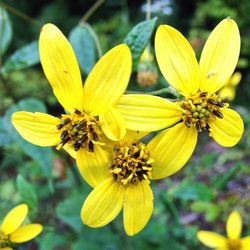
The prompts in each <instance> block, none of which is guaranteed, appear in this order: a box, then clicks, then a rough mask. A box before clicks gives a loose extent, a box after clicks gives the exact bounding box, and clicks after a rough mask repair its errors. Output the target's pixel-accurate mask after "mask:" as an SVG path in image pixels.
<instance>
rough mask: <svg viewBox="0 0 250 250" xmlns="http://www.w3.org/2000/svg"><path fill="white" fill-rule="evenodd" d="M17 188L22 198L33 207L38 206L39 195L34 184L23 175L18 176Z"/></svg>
mask: <svg viewBox="0 0 250 250" xmlns="http://www.w3.org/2000/svg"><path fill="white" fill-rule="evenodd" d="M17 190H18V193H19V195H20V196H21V197H22V200H23V201H24V202H25V203H27V204H28V206H29V207H30V208H32V209H36V207H37V195H36V192H35V191H34V187H33V186H32V184H30V183H29V182H27V181H26V180H25V179H24V178H23V177H22V175H20V174H19V175H18V176H17Z"/></svg>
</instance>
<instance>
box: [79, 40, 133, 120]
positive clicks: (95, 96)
mask: <svg viewBox="0 0 250 250" xmlns="http://www.w3.org/2000/svg"><path fill="white" fill-rule="evenodd" d="M131 67H132V56H131V52H130V50H129V48H128V46H127V45H125V44H121V45H118V46H116V47H114V48H113V49H111V50H110V51H109V52H108V53H106V54H105V55H104V56H103V57H102V58H101V59H100V60H99V61H98V62H97V64H96V65H95V66H94V68H93V69H92V70H91V72H90V74H89V76H88V78H87V80H86V83H85V85H84V89H83V93H84V94H83V95H84V110H85V111H86V112H88V113H90V114H91V115H99V114H100V113H102V112H105V111H106V109H107V108H108V107H109V106H111V105H112V104H114V103H115V102H117V101H118V99H119V98H120V97H121V96H122V95H123V93H124V92H125V90H126V88H127V85H128V82H129V78H130V74H131Z"/></svg>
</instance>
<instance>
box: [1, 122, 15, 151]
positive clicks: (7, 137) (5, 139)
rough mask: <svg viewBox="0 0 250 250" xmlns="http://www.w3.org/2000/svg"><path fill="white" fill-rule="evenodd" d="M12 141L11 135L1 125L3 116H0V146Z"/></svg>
mask: <svg viewBox="0 0 250 250" xmlns="http://www.w3.org/2000/svg"><path fill="white" fill-rule="evenodd" d="M11 141H12V137H11V135H9V134H8V132H7V131H6V129H5V128H4V126H3V118H2V117H0V146H4V145H7V144H9V143H10V142H11Z"/></svg>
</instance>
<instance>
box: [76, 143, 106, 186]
mask: <svg viewBox="0 0 250 250" xmlns="http://www.w3.org/2000/svg"><path fill="white" fill-rule="evenodd" d="M76 163H77V167H78V169H79V172H80V174H81V176H82V178H83V179H84V180H85V181H86V182H87V183H88V184H89V185H90V186H92V187H96V186H97V185H99V184H100V183H101V182H103V181H104V180H106V179H108V178H110V177H111V173H110V172H109V165H110V160H109V157H108V153H107V152H106V151H105V150H103V149H102V148H101V147H100V146H99V145H95V151H94V153H92V152H88V151H87V150H86V149H83V148H81V149H80V150H79V151H78V152H77V153H76Z"/></svg>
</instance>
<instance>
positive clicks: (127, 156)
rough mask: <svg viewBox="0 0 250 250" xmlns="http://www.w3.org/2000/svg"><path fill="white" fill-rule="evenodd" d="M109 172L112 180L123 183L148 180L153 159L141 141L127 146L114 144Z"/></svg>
mask: <svg viewBox="0 0 250 250" xmlns="http://www.w3.org/2000/svg"><path fill="white" fill-rule="evenodd" d="M113 151H114V153H113V160H112V164H111V166H110V168H109V169H110V172H111V173H112V174H113V177H114V180H115V181H117V182H120V183H121V184H123V185H127V184H129V183H138V182H139V181H142V180H146V181H148V182H150V181H149V180H150V179H151V175H152V165H151V164H152V163H153V161H154V160H153V159H152V158H150V153H149V151H148V150H147V149H146V148H145V145H144V144H143V143H141V142H136V143H132V144H130V145H127V146H115V147H114V150H113Z"/></svg>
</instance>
